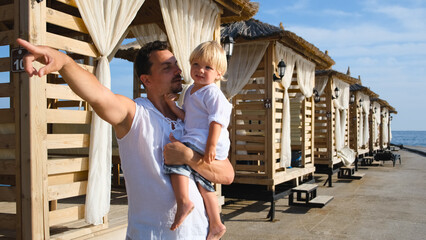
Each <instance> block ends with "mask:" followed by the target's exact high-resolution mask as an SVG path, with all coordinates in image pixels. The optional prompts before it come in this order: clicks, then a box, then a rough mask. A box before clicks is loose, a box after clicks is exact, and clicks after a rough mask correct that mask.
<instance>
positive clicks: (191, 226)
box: [118, 98, 208, 240]
mask: <svg viewBox="0 0 426 240" xmlns="http://www.w3.org/2000/svg"><path fill="white" fill-rule="evenodd" d="M135 102H136V112H135V117H134V119H133V123H132V127H131V129H130V131H129V132H128V133H127V134H126V136H124V137H123V138H121V139H118V144H119V151H120V158H121V167H122V170H123V173H124V177H125V179H126V181H125V182H126V189H127V195H128V203H129V210H128V211H129V216H128V227H127V237H129V238H131V239H132V240H138V239H203V240H205V239H206V236H207V233H208V221H207V217H206V213H205V209H204V204H203V199H202V197H201V195H200V193H199V191H198V189H197V187H196V185H195V183H194V181H193V179H192V178H190V181H189V196H190V199H191V200H192V201H193V203H194V206H195V208H194V210H193V211H192V212H191V213H190V214H189V215H188V216H187V217H186V219H185V221H184V222H183V224H182V225H181V226H180V227H179V228H178V229H177V230H176V231H171V230H170V229H169V228H170V226H171V225H172V223H173V220H174V216H175V212H176V201H175V196H174V194H173V189H172V186H171V183H170V178H169V176H168V175H165V174H164V173H163V164H164V161H163V146H164V145H165V144H167V143H168V142H169V134H170V133H171V132H172V127H171V125H172V124H174V125H176V127H177V129H179V128H182V127H183V126H182V125H183V123H182V121H180V120H178V121H172V120H170V119H168V118H166V117H164V115H163V114H161V113H160V112H159V111H158V110H157V109H156V108H155V107H154V105H153V104H152V103H151V102H150V101H149V100H148V99H147V98H138V99H135Z"/></svg>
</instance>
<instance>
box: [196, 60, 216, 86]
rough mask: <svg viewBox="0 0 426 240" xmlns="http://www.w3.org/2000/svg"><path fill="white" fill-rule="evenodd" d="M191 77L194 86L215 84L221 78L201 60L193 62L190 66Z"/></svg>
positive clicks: (209, 65) (211, 67) (212, 67)
mask: <svg viewBox="0 0 426 240" xmlns="http://www.w3.org/2000/svg"><path fill="white" fill-rule="evenodd" d="M191 77H192V79H193V80H194V84H199V85H209V84H211V83H214V82H216V81H217V80H218V79H219V78H220V77H221V74H220V73H219V72H218V71H217V70H216V69H215V67H214V66H212V65H211V64H209V63H207V62H205V61H201V60H194V61H193V62H192V64H191Z"/></svg>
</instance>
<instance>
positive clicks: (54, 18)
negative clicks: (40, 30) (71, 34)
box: [46, 8, 89, 34]
mask: <svg viewBox="0 0 426 240" xmlns="http://www.w3.org/2000/svg"><path fill="white" fill-rule="evenodd" d="M46 21H47V22H49V23H52V24H55V25H58V26H61V27H64V28H67V29H71V30H74V31H77V32H81V33H85V34H89V31H88V30H87V28H86V25H85V24H84V21H83V19H81V18H79V17H75V16H72V15H70V14H66V13H63V12H60V11H57V10H55V9H51V8H47V13H46Z"/></svg>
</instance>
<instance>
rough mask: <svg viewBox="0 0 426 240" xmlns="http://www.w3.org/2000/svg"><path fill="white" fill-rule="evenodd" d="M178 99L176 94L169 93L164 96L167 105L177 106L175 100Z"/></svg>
mask: <svg viewBox="0 0 426 240" xmlns="http://www.w3.org/2000/svg"><path fill="white" fill-rule="evenodd" d="M176 99H177V94H174V93H168V94H164V100H166V103H167V104H169V105H170V104H173V105H176V103H175V100H176Z"/></svg>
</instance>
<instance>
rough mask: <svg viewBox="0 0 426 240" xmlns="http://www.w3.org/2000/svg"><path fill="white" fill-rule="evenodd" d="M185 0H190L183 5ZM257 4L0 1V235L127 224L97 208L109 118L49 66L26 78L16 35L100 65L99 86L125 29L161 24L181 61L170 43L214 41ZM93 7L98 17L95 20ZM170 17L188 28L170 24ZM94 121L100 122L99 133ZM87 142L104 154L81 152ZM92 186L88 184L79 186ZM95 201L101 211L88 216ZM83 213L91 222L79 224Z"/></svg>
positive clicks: (102, 197)
mask: <svg viewBox="0 0 426 240" xmlns="http://www.w3.org/2000/svg"><path fill="white" fill-rule="evenodd" d="M181 3H186V4H181ZM102 4H104V5H102ZM171 6H174V7H173V10H182V11H180V13H179V14H177V15H179V16H180V17H182V16H183V17H182V18H180V19H179V20H176V19H174V16H176V15H174V16H171V15H172V14H170V11H172V7H171ZM184 6H191V11H188V10H187V9H184ZM102 9H104V10H105V11H104V12H103V11H102ZM112 9H114V10H116V11H113V10H112ZM257 9H258V5H257V4H255V3H252V2H250V1H249V0H215V1H200V0H145V1H144V0H133V1H131V0H128V1H95V0H92V1H78V0H50V1H34V0H5V1H2V2H1V3H0V46H4V47H8V48H9V49H10V54H9V55H8V56H2V57H1V58H0V72H2V75H1V76H2V79H0V98H1V100H2V103H4V102H6V105H7V106H5V107H3V106H2V108H1V109H0V236H1V237H6V238H14V239H73V238H83V237H90V236H94V235H96V234H99V233H100V232H102V231H103V230H105V231H112V230H113V229H115V228H119V227H125V225H126V222H127V220H126V219H127V217H123V216H120V218H119V219H113V218H108V210H106V211H105V209H109V199H110V195H111V192H110V185H109V182H108V179H110V174H111V167H110V164H111V155H112V153H111V150H104V149H108V145H110V144H111V142H112V141H111V128H110V126H108V125H106V124H103V123H95V122H98V120H97V117H96V116H95V114H92V111H91V110H90V106H88V105H87V104H86V103H85V102H84V101H83V100H82V99H81V98H79V97H78V96H76V95H75V94H74V93H73V92H72V91H71V90H70V88H69V87H68V85H67V84H66V83H65V82H64V80H63V79H62V78H61V76H60V75H59V74H58V73H52V74H49V75H48V76H43V77H41V78H40V77H38V76H33V77H31V78H30V77H28V75H27V74H26V73H24V72H23V71H22V70H23V69H22V57H23V55H24V54H25V52H24V51H22V49H19V48H18V45H17V44H16V41H15V40H16V38H18V37H20V38H23V39H26V40H28V41H29V42H31V43H33V44H41V45H47V46H50V47H52V48H55V49H59V50H61V51H62V52H64V53H66V54H68V55H70V56H71V57H72V58H73V59H74V60H75V61H76V62H78V63H79V64H80V66H82V67H83V68H85V69H86V70H87V71H90V72H92V73H95V72H97V71H96V70H97V69H100V71H98V72H99V73H97V74H98V78H99V79H100V81H101V82H102V83H103V84H104V85H106V86H108V85H109V84H110V80H109V77H110V73H109V66H108V65H109V64H108V57H109V58H111V56H114V52H115V50H116V46H119V45H120V43H121V41H122V40H123V39H124V38H125V37H126V36H128V37H138V36H139V35H138V34H137V33H136V34H135V32H137V29H138V28H139V27H138V26H141V25H142V26H143V25H149V24H154V25H156V26H157V27H158V28H160V29H162V30H163V31H164V32H165V33H166V35H167V37H168V38H169V41H170V42H171V45H172V46H173V50H174V53H175V55H176V56H177V57H179V58H182V59H184V58H185V56H184V55H183V54H182V53H181V52H179V51H178V48H179V47H176V45H177V44H178V43H179V44H180V43H181V42H186V41H187V40H188V38H191V39H192V38H194V39H195V38H196V37H197V36H200V37H199V38H197V39H195V41H193V43H194V44H198V43H199V42H201V41H203V38H202V37H201V36H203V37H206V38H207V39H216V40H218V41H219V36H220V31H219V30H220V24H221V23H223V22H230V21H236V20H244V19H248V18H250V17H252V16H253V15H254V14H255V13H256V12H257ZM107 10H111V11H107ZM100 12H103V13H104V14H106V15H105V16H102V19H97V20H98V21H96V20H94V19H93V18H96V17H99V13H100ZM108 14H110V15H108ZM114 14H116V15H114ZM103 17H104V18H103ZM189 18H191V19H194V20H197V21H189V20H188V19H189ZM105 21H108V23H105ZM181 21H185V24H182V23H181ZM95 24H96V27H95V26H94V25H95ZM174 24H179V25H181V26H188V27H189V30H188V31H179V33H177V32H174V31H173V30H174V29H175V28H174ZM107 26H108V27H107ZM133 27H134V28H135V30H134V31H132V33H130V34H129V29H130V28H133ZM96 29H101V31H99V32H98V31H96ZM142 32H143V31H142ZM107 35H108V36H107ZM170 38H173V40H170ZM100 39H102V40H100ZM103 40H107V41H103ZM188 42H189V41H188ZM189 47H195V46H189ZM188 54H189V53H188ZM36 67H39V66H36ZM107 69H108V70H107ZM185 71H187V70H185ZM3 76H6V77H3ZM139 88H140V87H139ZM98 124H99V125H98ZM93 125H97V126H100V129H104V130H101V131H100V132H98V131H97V130H94V127H90V126H93ZM96 128H97V127H96ZM89 129H92V131H90V130H89ZM108 129H109V130H108ZM103 136H105V137H103ZM100 139H104V142H99V141H98V140H100ZM92 148H98V149H100V151H98V152H100V153H102V154H104V155H101V156H96V155H95V154H94V155H91V157H90V158H89V156H88V154H87V153H88V152H89V149H92ZM91 154H92V153H91ZM89 161H90V164H89ZM100 165H102V167H101V168H102V169H104V173H103V174H104V176H106V178H105V179H106V180H103V181H99V182H100V183H102V184H101V185H93V182H97V181H91V182H92V183H91V182H90V181H88V176H89V175H91V172H92V171H93V170H96V171H101V168H98V166H100ZM89 166H90V167H89ZM95 179H96V178H95ZM105 183H107V184H105ZM95 184H96V183H95ZM90 186H92V188H90ZM93 187H94V188H95V189H96V191H88V190H87V189H89V188H90V189H93ZM95 193H96V194H98V195H94V194H95ZM89 198H90V200H88V199H89ZM85 199H86V202H85ZM120 204H121V206H122V208H123V206H124V207H125V210H123V211H122V212H120V213H121V214H122V215H126V212H127V210H126V209H127V207H126V206H125V203H124V205H123V201H122V202H121V203H120ZM98 207H99V208H101V209H98V210H100V211H99V213H100V214H99V213H95V214H92V213H90V214H89V211H92V209H93V208H96V209H97V208H98ZM112 211H113V210H112ZM92 212H93V211H92ZM88 214H89V215H90V216H89V217H88V216H87V215H88ZM85 215H86V221H87V222H90V223H91V224H88V223H85V221H84V219H85ZM92 223H93V224H92Z"/></svg>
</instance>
